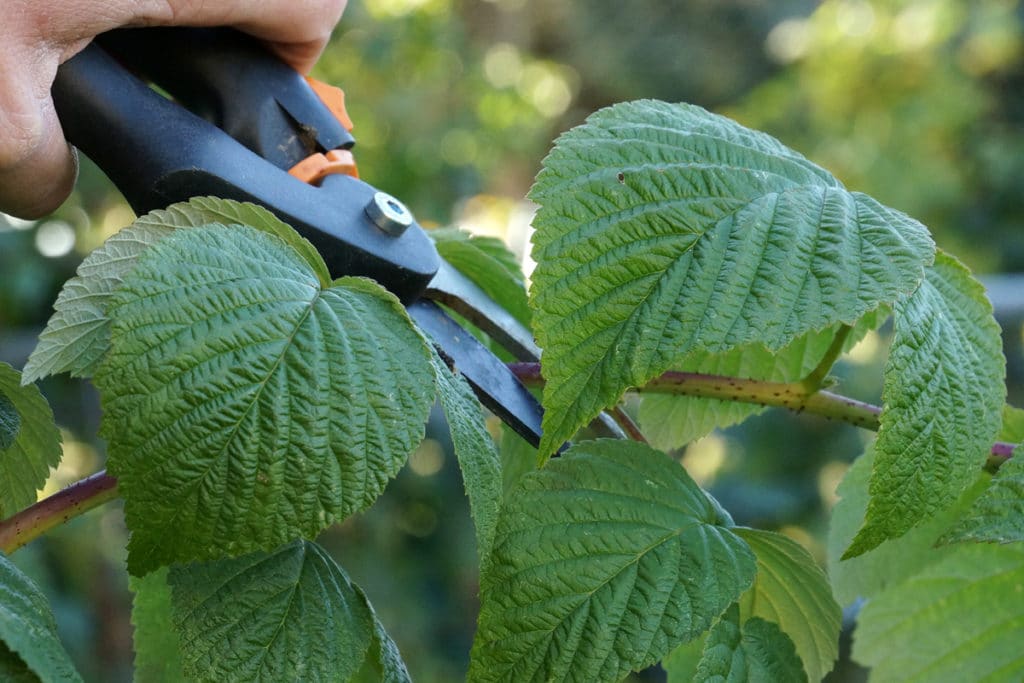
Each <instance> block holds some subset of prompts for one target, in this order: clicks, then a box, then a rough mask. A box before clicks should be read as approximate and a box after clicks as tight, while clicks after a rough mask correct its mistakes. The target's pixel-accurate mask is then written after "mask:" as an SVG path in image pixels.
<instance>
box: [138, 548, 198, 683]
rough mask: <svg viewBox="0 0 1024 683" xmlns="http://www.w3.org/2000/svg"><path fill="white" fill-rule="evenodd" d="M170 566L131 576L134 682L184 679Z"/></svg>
mask: <svg viewBox="0 0 1024 683" xmlns="http://www.w3.org/2000/svg"><path fill="white" fill-rule="evenodd" d="M167 572H168V569H167V567H161V568H160V569H158V570H156V571H154V572H150V573H149V574H147V575H146V576H144V577H142V578H139V577H137V576H132V577H130V579H129V584H130V585H131V589H132V626H133V627H134V628H135V633H134V637H133V643H134V645H135V676H134V680H135V683H179V682H181V683H184V681H185V680H186V679H185V673H184V671H183V670H182V666H181V645H180V643H179V642H178V632H177V631H175V630H174V629H173V628H171V627H170V626H171V587H170V586H169V585H168V584H167Z"/></svg>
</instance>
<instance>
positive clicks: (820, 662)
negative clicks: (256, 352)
mask: <svg viewBox="0 0 1024 683" xmlns="http://www.w3.org/2000/svg"><path fill="white" fill-rule="evenodd" d="M736 534H737V535H738V536H739V537H740V538H742V539H743V540H744V541H746V542H747V544H748V545H749V546H750V549H751V550H752V551H754V556H755V557H756V558H757V578H755V579H754V585H753V586H751V587H750V590H748V591H747V592H746V593H745V594H744V595H743V597H741V598H740V606H741V608H742V610H743V617H744V619H750V618H751V617H760V618H762V619H764V620H765V621H768V622H771V623H773V624H775V625H777V626H778V627H779V628H780V629H781V630H782V632H783V633H785V634H786V635H787V636H788V637H789V639H790V640H791V641H792V643H793V645H794V646H795V647H796V652H797V654H798V655H799V656H800V659H801V660H802V662H803V668H804V670H805V671H806V673H807V678H808V679H810V680H812V681H820V680H821V679H822V678H824V677H825V674H827V673H828V672H829V671H831V670H832V667H833V665H834V664H835V661H836V658H837V657H838V656H839V631H840V630H841V628H842V621H843V612H842V609H841V608H840V607H839V605H838V604H836V601H835V600H834V599H833V598H832V588H831V587H830V586H829V583H828V579H827V578H826V576H825V573H824V572H822V571H821V569H820V568H819V567H818V565H817V564H815V562H814V558H812V557H811V556H810V554H809V553H808V552H807V551H806V550H804V549H803V548H802V547H801V546H800V544H798V543H797V542H796V541H793V540H792V539H789V538H786V537H785V536H782V535H780V534H775V533H772V532H770V531H758V530H755V529H743V528H739V529H736ZM744 629H746V626H744ZM779 680H783V679H779ZM786 680H788V679H786Z"/></svg>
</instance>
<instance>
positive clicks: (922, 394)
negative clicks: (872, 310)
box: [844, 253, 1006, 557]
mask: <svg viewBox="0 0 1024 683" xmlns="http://www.w3.org/2000/svg"><path fill="white" fill-rule="evenodd" d="M1005 370H1006V359H1005V358H1004V357H1003V352H1002V339H1001V336H1000V331H999V325H998V324H997V323H996V321H995V319H994V318H993V317H992V305H991V304H990V303H989V301H988V299H987V298H986V297H985V290H984V288H983V287H982V285H981V283H979V282H978V281H977V280H975V279H974V278H972V277H971V274H970V272H969V271H968V270H967V268H965V267H964V266H963V265H962V264H960V262H959V261H957V260H956V259H954V258H953V257H952V256H949V255H947V254H944V253H939V254H938V255H937V257H936V260H935V264H934V265H933V266H932V267H930V268H929V269H928V273H927V277H926V279H925V281H924V282H923V283H922V284H921V286H920V287H919V288H918V290H917V291H915V292H914V293H913V294H912V295H911V296H909V297H908V298H907V299H906V300H904V301H901V302H899V303H898V304H897V305H896V309H895V330H894V336H893V342H892V348H891V350H890V352H889V359H888V361H887V363H886V368H885V384H884V388H883V391H882V398H883V401H884V404H885V408H884V410H883V411H882V415H881V418H880V421H881V428H880V429H879V432H878V441H877V443H876V444H875V461H874V468H873V470H872V472H871V483H870V486H869V489H868V490H869V492H870V494H871V499H870V501H869V503H868V510H867V516H866V518H865V521H864V526H863V528H861V530H860V531H859V532H858V533H857V536H856V537H855V538H854V539H853V542H852V543H851V544H850V547H849V549H848V550H847V551H846V553H845V554H844V557H854V556H856V555H859V554H860V553H863V552H865V551H867V550H870V549H871V548H874V547H875V546H877V545H878V544H879V543H881V542H882V541H885V540H886V539H890V538H896V537H899V536H900V535H902V534H904V533H906V532H907V531H908V530H910V529H912V528H913V527H914V526H916V525H918V524H920V523H922V522H924V521H926V520H929V519H932V518H933V517H934V516H935V515H936V514H938V513H940V512H942V511H943V510H945V509H946V508H948V507H950V506H951V505H952V504H953V503H954V502H955V501H956V500H957V499H958V498H959V497H960V495H961V494H962V493H963V492H964V491H965V490H966V489H967V487H968V486H970V485H971V484H972V483H973V482H974V481H975V480H976V479H977V476H978V470H979V469H980V468H981V467H982V465H984V464H985V460H986V458H987V457H988V452H989V448H990V447H991V445H992V442H993V441H994V440H995V437H996V434H997V433H998V432H999V425H1000V421H1001V417H1000V416H1001V413H1002V410H1003V404H1004V403H1005V401H1006V384H1005V382H1004V375H1005Z"/></svg>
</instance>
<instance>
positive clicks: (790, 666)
mask: <svg viewBox="0 0 1024 683" xmlns="http://www.w3.org/2000/svg"><path fill="white" fill-rule="evenodd" d="M694 680H696V681H723V683H761V682H763V683H775V682H777V681H787V682H789V681H792V682H793V683H797V682H798V681H806V680H807V674H806V673H805V672H804V667H803V665H802V664H801V663H800V657H799V656H798V655H797V653H796V649H795V648H794V647H793V641H791V640H790V639H789V637H788V636H787V635H786V634H785V633H783V632H782V631H781V630H780V629H779V627H778V626H777V625H776V624H773V623H772V622H770V621H765V620H764V619H761V618H759V617H754V618H752V619H746V620H742V621H741V617H740V609H739V607H738V606H737V605H732V606H731V607H730V608H729V609H728V610H727V611H726V613H725V614H724V615H722V618H721V619H720V620H719V621H718V623H717V624H715V626H714V628H712V629H711V632H710V633H709V634H708V639H707V642H706V643H705V644H704V652H703V654H702V656H701V660H700V663H699V664H698V666H697V675H696V676H695V678H694Z"/></svg>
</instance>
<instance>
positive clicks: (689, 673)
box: [661, 633, 707, 683]
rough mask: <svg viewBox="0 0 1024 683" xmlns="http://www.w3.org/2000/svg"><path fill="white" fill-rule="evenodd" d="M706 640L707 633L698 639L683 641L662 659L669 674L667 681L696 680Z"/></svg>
mask: <svg viewBox="0 0 1024 683" xmlns="http://www.w3.org/2000/svg"><path fill="white" fill-rule="evenodd" d="M706 641H707V634H706V633H705V634H704V635H703V636H701V637H699V638H697V639H696V640H691V641H690V642H688V643H683V644H682V645H680V646H679V647H677V648H676V649H674V650H672V652H670V653H669V654H668V656H666V657H665V658H664V659H662V660H661V668H662V669H664V670H665V673H666V674H667V678H668V681H667V683H693V681H695V680H696V676H697V666H698V665H699V664H700V660H701V655H702V654H703V653H704V643H705V642H706Z"/></svg>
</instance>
